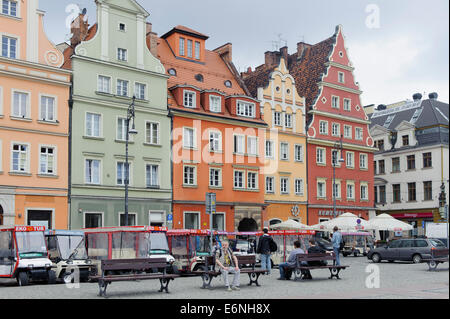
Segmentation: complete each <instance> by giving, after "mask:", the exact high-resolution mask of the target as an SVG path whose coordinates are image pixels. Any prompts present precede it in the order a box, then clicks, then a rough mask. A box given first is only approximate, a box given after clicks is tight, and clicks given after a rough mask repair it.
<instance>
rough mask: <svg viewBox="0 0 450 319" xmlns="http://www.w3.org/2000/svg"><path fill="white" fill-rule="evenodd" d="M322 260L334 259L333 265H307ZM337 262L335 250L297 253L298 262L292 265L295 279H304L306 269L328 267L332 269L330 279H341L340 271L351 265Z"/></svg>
mask: <svg viewBox="0 0 450 319" xmlns="http://www.w3.org/2000/svg"><path fill="white" fill-rule="evenodd" d="M320 261H332V262H333V265H326V266H319V265H317V266H316V265H314V266H312V265H309V264H308V265H305V262H306V263H310V262H320ZM335 262H336V255H335V254H334V252H331V253H311V254H297V255H296V263H295V266H294V267H290V268H292V269H293V273H294V276H295V280H303V279H304V277H305V274H304V272H305V270H313V269H328V270H329V271H330V277H328V279H333V278H336V279H340V278H339V272H340V271H341V270H342V269H345V268H347V267H349V266H342V265H341V266H336V265H334V263H335Z"/></svg>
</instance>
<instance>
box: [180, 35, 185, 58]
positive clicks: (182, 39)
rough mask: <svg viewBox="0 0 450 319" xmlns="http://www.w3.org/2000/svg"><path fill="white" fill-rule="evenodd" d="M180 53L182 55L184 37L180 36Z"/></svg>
mask: <svg viewBox="0 0 450 319" xmlns="http://www.w3.org/2000/svg"><path fill="white" fill-rule="evenodd" d="M180 55H181V56H183V55H184V38H180Z"/></svg>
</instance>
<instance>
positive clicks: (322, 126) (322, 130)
mask: <svg viewBox="0 0 450 319" xmlns="http://www.w3.org/2000/svg"><path fill="white" fill-rule="evenodd" d="M319 134H323V135H328V122H327V121H320V122H319Z"/></svg>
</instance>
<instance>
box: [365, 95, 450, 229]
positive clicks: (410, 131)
mask: <svg viewBox="0 0 450 319" xmlns="http://www.w3.org/2000/svg"><path fill="white" fill-rule="evenodd" d="M448 116H449V114H448V104H446V103H442V102H439V101H438V100H437V94H436V93H432V94H430V95H429V99H426V100H425V99H422V96H421V94H415V95H414V100H413V101H405V102H402V103H400V104H399V105H396V106H395V107H386V106H384V105H381V106H378V108H377V109H375V110H374V112H373V113H372V114H370V119H371V122H372V124H371V127H370V132H371V135H372V136H373V138H374V140H375V146H376V147H377V152H376V153H375V156H374V161H373V167H374V171H375V184H374V194H375V203H376V207H377V213H380V214H381V213H388V214H390V215H392V216H393V217H395V218H398V219H400V220H403V221H405V222H408V223H409V224H411V225H412V226H413V227H414V230H413V235H425V233H426V227H427V223H432V222H442V220H441V216H440V214H439V194H440V192H441V186H442V185H443V186H444V189H445V191H446V202H447V204H448V201H449V197H448V189H449V188H448V187H449V185H448V180H449V171H448V161H449V150H448Z"/></svg>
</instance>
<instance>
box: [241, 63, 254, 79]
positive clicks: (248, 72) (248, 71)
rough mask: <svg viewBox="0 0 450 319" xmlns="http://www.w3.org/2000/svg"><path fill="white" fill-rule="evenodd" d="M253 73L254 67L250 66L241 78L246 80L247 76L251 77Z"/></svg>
mask: <svg viewBox="0 0 450 319" xmlns="http://www.w3.org/2000/svg"><path fill="white" fill-rule="evenodd" d="M252 73H253V71H252V67H251V66H249V67H248V68H247V72H241V77H242V78H243V79H245V78H246V77H247V76H249V75H250V74H252Z"/></svg>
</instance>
